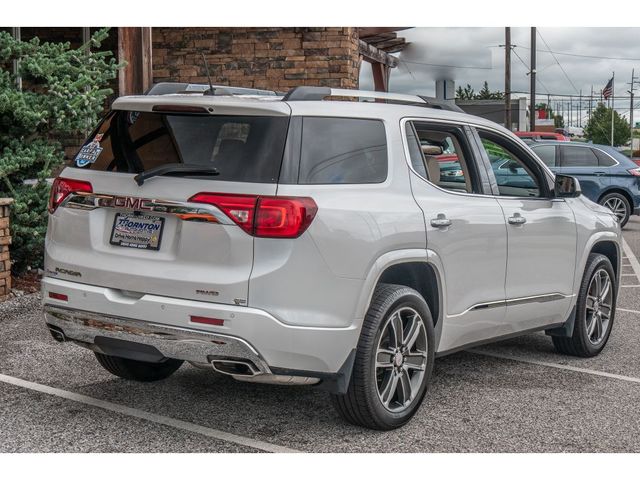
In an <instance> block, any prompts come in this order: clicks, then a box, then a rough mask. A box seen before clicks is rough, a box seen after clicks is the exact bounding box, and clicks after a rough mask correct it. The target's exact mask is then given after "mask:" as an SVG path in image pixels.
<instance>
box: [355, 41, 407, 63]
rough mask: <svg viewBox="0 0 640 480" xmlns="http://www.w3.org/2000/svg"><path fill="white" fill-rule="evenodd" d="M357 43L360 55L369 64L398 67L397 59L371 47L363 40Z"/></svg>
mask: <svg viewBox="0 0 640 480" xmlns="http://www.w3.org/2000/svg"><path fill="white" fill-rule="evenodd" d="M359 42H360V43H359V48H360V55H362V56H363V57H364V59H365V60H366V61H368V62H371V63H381V64H383V65H386V66H387V67H391V68H394V67H397V66H398V59H397V58H395V57H393V56H391V55H389V54H388V53H387V52H385V51H384V50H380V49H379V48H376V47H374V46H373V45H369V44H368V43H367V42H365V41H363V40H360V41H359Z"/></svg>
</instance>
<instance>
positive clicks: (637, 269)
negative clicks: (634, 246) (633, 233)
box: [622, 237, 640, 282]
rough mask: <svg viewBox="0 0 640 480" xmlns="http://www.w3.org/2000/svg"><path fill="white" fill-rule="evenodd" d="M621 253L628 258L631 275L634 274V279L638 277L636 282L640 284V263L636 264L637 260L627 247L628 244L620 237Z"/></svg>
mask: <svg viewBox="0 0 640 480" xmlns="http://www.w3.org/2000/svg"><path fill="white" fill-rule="evenodd" d="M622 251H623V252H624V254H625V255H626V256H627V257H629V258H628V260H629V264H630V265H631V269H632V270H633V273H635V274H636V277H638V282H640V262H638V258H637V257H636V255H635V254H634V253H633V250H631V247H629V244H628V243H627V241H626V240H625V239H624V237H622Z"/></svg>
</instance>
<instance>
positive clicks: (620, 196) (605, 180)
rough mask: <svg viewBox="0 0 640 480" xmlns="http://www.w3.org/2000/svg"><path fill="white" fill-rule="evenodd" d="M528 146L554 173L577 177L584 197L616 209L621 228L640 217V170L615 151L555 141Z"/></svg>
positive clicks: (602, 146)
mask: <svg viewBox="0 0 640 480" xmlns="http://www.w3.org/2000/svg"><path fill="white" fill-rule="evenodd" d="M529 147H531V148H532V149H533V151H534V152H535V153H536V154H537V155H538V156H539V157H540V158H541V159H542V161H543V162H544V163H546V164H547V165H548V166H549V168H551V170H553V171H554V172H556V173H561V174H563V175H571V176H573V177H576V178H577V179H578V180H579V181H580V186H581V187H582V192H583V194H584V195H586V196H587V197H588V198H589V199H591V200H593V201H594V202H597V203H599V204H600V205H605V206H606V207H609V208H610V209H611V210H613V211H614V212H615V214H616V215H617V216H618V219H619V220H620V224H621V225H622V226H624V225H625V224H626V223H627V221H628V220H629V216H630V215H640V168H639V167H638V165H637V164H636V163H634V162H633V161H631V160H630V159H629V158H628V157H626V156H624V155H623V154H621V153H620V152H618V151H617V150H616V149H615V148H612V147H610V146H608V145H596V144H591V143H573V142H572V143H567V142H554V141H548V142H534V143H530V144H529Z"/></svg>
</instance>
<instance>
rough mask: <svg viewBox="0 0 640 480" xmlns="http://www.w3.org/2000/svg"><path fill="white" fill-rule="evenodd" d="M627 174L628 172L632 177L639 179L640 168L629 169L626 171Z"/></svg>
mask: <svg viewBox="0 0 640 480" xmlns="http://www.w3.org/2000/svg"><path fill="white" fill-rule="evenodd" d="M627 172H629V173H630V174H631V175H633V176H634V177H640V167H638V168H630V169H629V170H627Z"/></svg>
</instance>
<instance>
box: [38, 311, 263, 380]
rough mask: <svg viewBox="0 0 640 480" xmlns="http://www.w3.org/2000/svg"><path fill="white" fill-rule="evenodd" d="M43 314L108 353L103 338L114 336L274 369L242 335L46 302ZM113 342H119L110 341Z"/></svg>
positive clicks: (191, 356) (185, 355)
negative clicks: (160, 322)
mask: <svg viewBox="0 0 640 480" xmlns="http://www.w3.org/2000/svg"><path fill="white" fill-rule="evenodd" d="M44 315H45V321H46V323H47V326H49V328H51V327H52V326H53V327H57V328H56V330H58V331H59V332H60V333H62V335H63V336H64V337H63V338H64V339H65V340H67V339H68V340H72V341H74V342H77V343H80V344H83V345H85V346H88V347H89V348H91V349H92V350H95V351H98V352H100V353H109V352H108V351H105V349H104V347H101V345H106V344H108V342H104V339H111V340H116V341H120V342H123V343H120V345H124V344H125V343H126V342H130V343H133V344H138V345H146V346H148V347H152V348H153V349H155V350H156V351H157V352H159V354H160V355H161V357H165V358H177V359H180V360H186V361H189V362H194V363H211V362H212V361H213V360H214V359H227V358H233V359H243V360H247V361H249V362H251V363H252V364H253V365H254V366H255V367H256V369H257V371H258V372H259V373H263V374H270V373H271V370H270V369H269V367H268V365H267V364H266V362H265V361H264V359H263V358H262V357H261V356H260V355H259V354H258V352H257V351H256V350H255V349H254V348H253V347H252V346H251V345H249V344H248V343H247V342H245V341H244V340H242V339H239V338H234V337H230V336H227V335H220V334H216V333H211V332H201V331H198V330H190V329H184V328H176V327H171V326H168V325H159V324H157V323H152V322H141V321H137V320H132V319H130V318H120V317H113V316H109V315H103V314H100V313H95V312H84V311H80V310H73V309H69V308H61V307H54V306H51V305H45V306H44ZM101 340H102V341H101ZM111 345H117V343H114V342H111ZM121 348H123V347H121Z"/></svg>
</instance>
